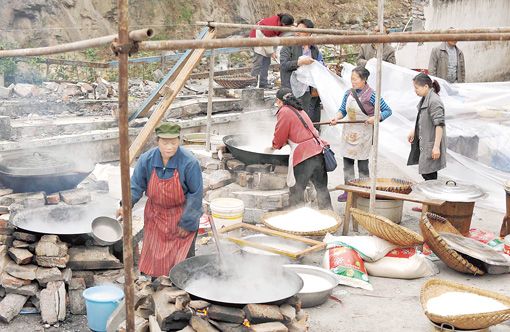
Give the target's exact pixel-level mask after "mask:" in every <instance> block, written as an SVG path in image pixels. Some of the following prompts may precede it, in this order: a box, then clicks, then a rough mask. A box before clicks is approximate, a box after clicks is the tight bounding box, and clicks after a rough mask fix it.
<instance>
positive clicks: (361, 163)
mask: <svg viewBox="0 0 510 332" xmlns="http://www.w3.org/2000/svg"><path fill="white" fill-rule="evenodd" d="M358 173H359V177H360V178H368V177H370V170H369V168H368V159H365V160H358ZM355 177H356V176H355V175H354V159H351V158H345V157H344V181H345V183H347V182H348V181H349V180H352V179H354V178H355Z"/></svg>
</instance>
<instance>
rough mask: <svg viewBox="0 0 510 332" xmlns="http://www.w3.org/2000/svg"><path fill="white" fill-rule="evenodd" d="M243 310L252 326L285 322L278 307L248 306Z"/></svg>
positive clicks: (267, 305)
mask: <svg viewBox="0 0 510 332" xmlns="http://www.w3.org/2000/svg"><path fill="white" fill-rule="evenodd" d="M243 310H244V312H245V313H246V318H247V319H248V320H249V321H250V323H252V324H260V323H267V322H283V321H284V318H283V315H282V313H281V312H280V308H279V307H278V306H276V305H269V304H248V305H246V306H245V307H244V308H243Z"/></svg>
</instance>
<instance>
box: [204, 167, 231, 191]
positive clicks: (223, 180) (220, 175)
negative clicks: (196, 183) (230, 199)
mask: <svg viewBox="0 0 510 332" xmlns="http://www.w3.org/2000/svg"><path fill="white" fill-rule="evenodd" d="M208 179H209V189H212V190H214V189H218V188H221V187H224V186H226V185H228V184H230V183H232V181H233V179H232V174H230V172H229V171H227V170H218V171H215V172H213V173H211V174H209V176H208Z"/></svg>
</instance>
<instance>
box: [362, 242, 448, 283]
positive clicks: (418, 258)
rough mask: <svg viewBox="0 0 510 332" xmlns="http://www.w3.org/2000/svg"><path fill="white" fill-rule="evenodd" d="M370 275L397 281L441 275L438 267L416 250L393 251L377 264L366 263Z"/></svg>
mask: <svg viewBox="0 0 510 332" xmlns="http://www.w3.org/2000/svg"><path fill="white" fill-rule="evenodd" d="M365 267H366V269H367V272H368V275H371V276H374V277H383V278H395V279H416V278H423V277H430V276H433V275H435V274H437V273H439V269H438V268H437V266H436V265H435V264H434V263H433V262H431V261H430V260H428V259H427V258H426V257H425V256H424V255H422V254H421V253H420V252H418V251H417V250H416V249H415V248H399V249H395V250H392V251H391V252H390V253H388V254H387V255H386V256H385V257H384V258H381V259H380V260H378V261H377V262H375V263H366V264H365Z"/></svg>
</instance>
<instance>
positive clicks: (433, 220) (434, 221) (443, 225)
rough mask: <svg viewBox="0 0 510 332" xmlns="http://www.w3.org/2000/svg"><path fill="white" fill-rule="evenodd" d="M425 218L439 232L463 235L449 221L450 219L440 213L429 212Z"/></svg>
mask: <svg viewBox="0 0 510 332" xmlns="http://www.w3.org/2000/svg"><path fill="white" fill-rule="evenodd" d="M425 218H427V220H428V221H429V222H430V224H431V225H432V227H434V229H435V230H436V232H438V233H452V234H455V235H460V236H463V235H462V234H461V233H460V232H459V230H458V229H457V228H455V227H454V226H453V225H452V224H451V223H450V222H449V221H448V219H446V218H444V217H441V216H440V215H437V214H435V213H430V212H427V214H426V216H425Z"/></svg>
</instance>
